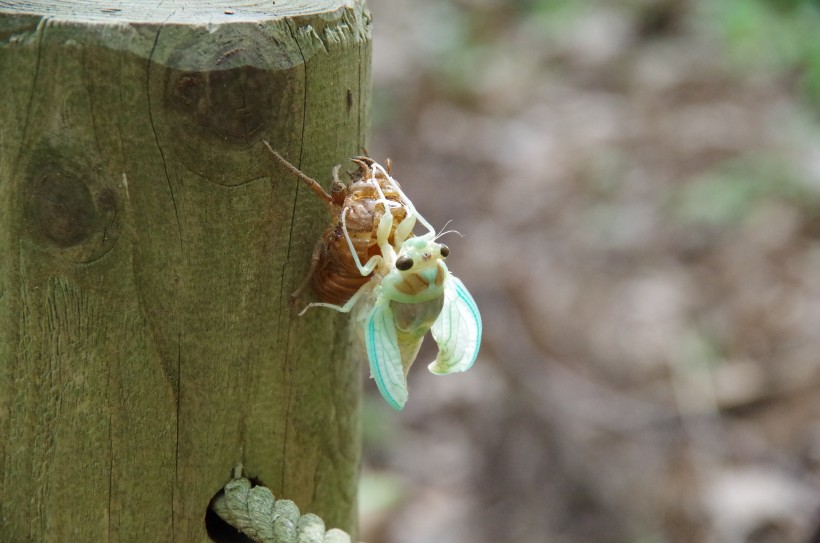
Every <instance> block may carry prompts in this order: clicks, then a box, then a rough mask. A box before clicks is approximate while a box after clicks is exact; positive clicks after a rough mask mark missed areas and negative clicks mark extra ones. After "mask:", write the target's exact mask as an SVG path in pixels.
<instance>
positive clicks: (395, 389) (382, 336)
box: [364, 303, 407, 411]
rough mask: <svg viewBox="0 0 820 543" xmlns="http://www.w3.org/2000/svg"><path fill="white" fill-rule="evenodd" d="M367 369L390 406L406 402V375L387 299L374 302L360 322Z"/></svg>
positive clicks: (401, 406) (399, 405)
mask: <svg viewBox="0 0 820 543" xmlns="http://www.w3.org/2000/svg"><path fill="white" fill-rule="evenodd" d="M364 343H365V347H366V348H367V359H368V360H369V361H370V373H371V375H372V376H373V379H375V380H376V386H378V387H379V392H381V393H382V396H383V397H384V399H385V400H386V401H387V403H389V404H390V407H392V408H393V409H396V410H397V411H401V410H402V408H403V407H404V404H405V403H406V402H407V379H406V378H405V377H404V370H403V368H402V365H401V351H400V350H399V341H398V337H397V335H396V325H395V323H394V322H393V311H392V310H391V309H390V304H389V303H377V304H376V305H375V306H374V307H373V310H372V311H371V312H370V316H369V317H368V319H367V321H366V322H365V325H364Z"/></svg>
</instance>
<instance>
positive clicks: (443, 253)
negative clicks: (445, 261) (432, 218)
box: [439, 243, 450, 258]
mask: <svg viewBox="0 0 820 543" xmlns="http://www.w3.org/2000/svg"><path fill="white" fill-rule="evenodd" d="M439 252H441V256H443V257H444V258H447V257H448V256H450V248H449V247H447V246H446V245H444V244H443V243H442V244H441V247H439Z"/></svg>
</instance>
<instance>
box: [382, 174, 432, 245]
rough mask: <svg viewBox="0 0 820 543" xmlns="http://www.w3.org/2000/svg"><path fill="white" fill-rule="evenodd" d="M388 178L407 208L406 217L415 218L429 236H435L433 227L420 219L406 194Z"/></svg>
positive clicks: (422, 218) (423, 219)
mask: <svg viewBox="0 0 820 543" xmlns="http://www.w3.org/2000/svg"><path fill="white" fill-rule="evenodd" d="M388 178H389V179H390V180H391V181H393V188H394V189H396V192H398V193H399V197H400V198H401V201H402V202H404V205H405V206H406V207H407V209H408V210H409V211H410V212H409V213H408V214H407V215H408V216H411V215H412V216H413V217H415V219H417V220H418V221H419V222H420V223H421V225H422V226H423V227H424V228H426V229H427V232H429V233H430V234H432V235H433V236H435V235H436V229H435V228H433V225H432V224H430V223H429V222H427V219H425V218H424V217H422V216H421V214H420V213H419V212H418V210H416V206H414V205H413V202H411V201H410V198H408V197H407V195H406V194H404V192H403V191H402V190H401V187H400V186H399V184H398V183H396V182H395V181H394V180H393V178H392V177H390V176H388ZM413 226H415V224H414V225H413ZM412 230H413V228H412V227H411V228H410V232H412ZM410 232H407V235H408V236H409V234H410ZM404 239H407V238H406V237H405V238H404Z"/></svg>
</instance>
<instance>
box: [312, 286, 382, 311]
mask: <svg viewBox="0 0 820 543" xmlns="http://www.w3.org/2000/svg"><path fill="white" fill-rule="evenodd" d="M371 289H372V286H371V283H365V284H364V285H362V286H361V287H360V288H359V290H357V291H356V292H355V293H353V296H351V297H350V299H349V300H348V301H346V302H345V305H336V304H329V303H325V302H313V303H310V304H308V305H306V306H305V308H304V309H302V310H301V311H300V312H299V316H300V317H301V316H302V315H304V314H305V311H307V310H308V309H310V308H311V307H327V308H330V309H333V310H335V311H338V312H339V313H350V310H351V309H353V307H355V305H356V302H358V301H359V299H360V298H361V297H362V296H363V295H364V294H365V293H367V292H369V291H370V290H371Z"/></svg>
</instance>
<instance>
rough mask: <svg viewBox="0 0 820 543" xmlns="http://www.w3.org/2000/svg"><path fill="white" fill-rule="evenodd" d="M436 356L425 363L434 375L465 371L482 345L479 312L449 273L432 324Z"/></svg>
mask: <svg viewBox="0 0 820 543" xmlns="http://www.w3.org/2000/svg"><path fill="white" fill-rule="evenodd" d="M432 332H433V338H434V339H435V340H436V343H438V349H439V350H438V356H437V357H436V360H435V361H434V362H433V363H432V364H430V365H429V366H428V368H429V370H430V371H431V372H433V373H437V374H445V373H454V372H457V371H467V370H468V369H470V368H471V367H472V366H473V362H475V358H476V356H478V347H479V345H480V344H481V315H479V313H478V307H476V305H475V300H473V297H472V296H470V293H469V292H467V289H466V288H465V287H464V284H463V283H462V282H461V281H460V280H459V279H458V278H457V277H455V276H454V275H452V274H448V275H447V278H446V279H445V284H444V307H443V308H442V309H441V314H440V315H439V317H438V319H436V322H435V323H434V324H433V327H432Z"/></svg>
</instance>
